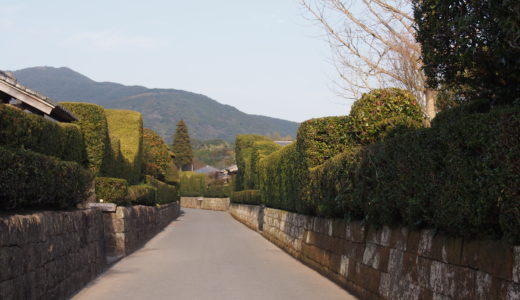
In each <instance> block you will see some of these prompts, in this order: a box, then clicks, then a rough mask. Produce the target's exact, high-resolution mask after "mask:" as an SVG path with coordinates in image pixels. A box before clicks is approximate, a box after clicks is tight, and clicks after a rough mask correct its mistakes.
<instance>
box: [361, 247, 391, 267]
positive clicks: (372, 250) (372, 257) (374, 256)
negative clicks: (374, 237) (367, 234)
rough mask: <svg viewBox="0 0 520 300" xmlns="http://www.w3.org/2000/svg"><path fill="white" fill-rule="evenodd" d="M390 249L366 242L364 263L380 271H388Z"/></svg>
mask: <svg viewBox="0 0 520 300" xmlns="http://www.w3.org/2000/svg"><path fill="white" fill-rule="evenodd" d="M389 256H390V249H389V248H386V247H382V246H379V245H376V244H371V243H368V244H366V247H365V251H364V253H363V264H365V265H367V266H370V267H371V268H373V269H377V270H379V271H383V272H387V271H388V260H389Z"/></svg>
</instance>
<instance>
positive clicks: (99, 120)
mask: <svg viewBox="0 0 520 300" xmlns="http://www.w3.org/2000/svg"><path fill="white" fill-rule="evenodd" d="M61 105H63V106H64V107H65V108H67V109H68V110H70V111H71V112H72V113H73V114H74V115H75V116H76V117H78V119H79V120H78V121H77V122H76V123H77V124H78V125H79V126H80V128H81V133H82V135H83V141H84V143H85V147H86V152H87V159H88V167H89V169H90V170H91V171H92V172H93V173H94V174H95V175H96V176H97V175H106V174H109V173H110V172H109V169H110V166H113V164H114V162H113V160H114V157H113V155H112V146H111V144H110V138H109V136H108V124H107V119H106V116H105V110H104V109H103V107H101V106H99V105H95V104H88V103H72V102H67V103H61Z"/></svg>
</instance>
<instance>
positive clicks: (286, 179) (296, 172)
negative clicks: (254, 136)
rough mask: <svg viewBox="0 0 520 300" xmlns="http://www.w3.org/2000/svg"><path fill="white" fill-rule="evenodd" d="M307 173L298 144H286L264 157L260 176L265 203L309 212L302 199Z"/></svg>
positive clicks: (260, 166)
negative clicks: (297, 148) (297, 147)
mask: <svg viewBox="0 0 520 300" xmlns="http://www.w3.org/2000/svg"><path fill="white" fill-rule="evenodd" d="M307 173H308V171H307V168H305V167H304V166H303V164H302V158H301V155H300V154H299V153H298V151H297V150H296V144H291V145H289V146H285V147H283V148H282V149H280V150H278V151H276V152H274V153H272V154H271V155H269V156H267V157H265V158H264V159H262V160H261V161H260V164H259V178H260V191H261V194H262V201H263V203H265V205H267V206H269V207H276V208H282V209H286V210H291V211H298V212H302V213H306V212H308V209H307V204H306V203H304V202H302V201H300V199H301V189H302V186H303V185H302V184H303V183H304V182H306V177H307Z"/></svg>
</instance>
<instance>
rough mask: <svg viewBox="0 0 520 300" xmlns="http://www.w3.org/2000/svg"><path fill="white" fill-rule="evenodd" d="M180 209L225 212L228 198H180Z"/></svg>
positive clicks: (227, 206)
mask: <svg viewBox="0 0 520 300" xmlns="http://www.w3.org/2000/svg"><path fill="white" fill-rule="evenodd" d="M181 207H184V208H199V209H207V210H216V211H227V210H228V208H229V198H205V197H181Z"/></svg>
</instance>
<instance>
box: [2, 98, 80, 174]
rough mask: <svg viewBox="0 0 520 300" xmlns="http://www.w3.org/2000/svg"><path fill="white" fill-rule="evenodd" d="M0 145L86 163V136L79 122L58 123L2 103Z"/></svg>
mask: <svg viewBox="0 0 520 300" xmlns="http://www.w3.org/2000/svg"><path fill="white" fill-rule="evenodd" d="M0 145H2V146H4V147H8V148H23V149H27V150H31V151H34V152H38V153H42V154H45V155H50V156H54V157H57V158H59V159H62V160H65V161H74V162H77V163H79V164H82V165H86V159H87V157H86V153H85V148H84V147H85V146H84V144H83V137H82V135H81V131H80V130H79V127H78V126H77V125H73V124H69V123H56V122H53V121H50V120H47V119H45V118H43V117H41V116H37V115H35V114H31V113H26V112H24V111H22V110H19V109H17V108H14V107H10V106H8V105H0Z"/></svg>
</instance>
